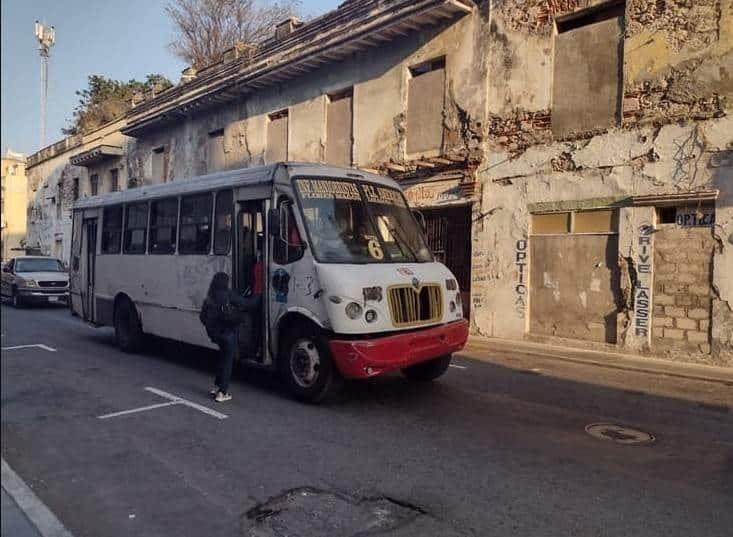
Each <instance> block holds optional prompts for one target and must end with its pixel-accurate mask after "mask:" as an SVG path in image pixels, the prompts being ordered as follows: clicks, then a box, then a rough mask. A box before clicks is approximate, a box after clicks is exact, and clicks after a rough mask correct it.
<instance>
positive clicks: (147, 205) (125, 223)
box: [122, 201, 150, 255]
mask: <svg viewBox="0 0 733 537" xmlns="http://www.w3.org/2000/svg"><path fill="white" fill-rule="evenodd" d="M137 206H145V227H144V228H142V227H139V226H138V227H135V228H133V229H135V230H137V229H143V230H144V232H145V235H144V236H143V242H142V244H143V251H142V252H131V251H130V249H129V246H128V243H127V231H128V230H129V229H130V228H129V220H130V219H129V212H128V210H129V209H130V208H131V207H137ZM124 207H125V212H124V215H123V223H122V229H123V231H122V253H123V254H124V255H146V254H147V253H148V225H149V223H150V203H149V202H148V201H142V202H136V203H127V204H125V205H124Z"/></svg>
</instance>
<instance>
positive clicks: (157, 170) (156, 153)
mask: <svg viewBox="0 0 733 537" xmlns="http://www.w3.org/2000/svg"><path fill="white" fill-rule="evenodd" d="M167 180H168V148H167V147H165V146H160V147H156V148H155V149H153V181H154V182H156V183H165V182H166V181H167Z"/></svg>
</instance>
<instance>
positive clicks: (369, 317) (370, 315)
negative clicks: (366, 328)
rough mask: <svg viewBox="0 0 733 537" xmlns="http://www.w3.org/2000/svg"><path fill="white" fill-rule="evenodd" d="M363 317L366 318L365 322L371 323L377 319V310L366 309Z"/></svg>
mask: <svg viewBox="0 0 733 537" xmlns="http://www.w3.org/2000/svg"><path fill="white" fill-rule="evenodd" d="M364 318H365V319H366V322H368V323H373V322H374V321H376V320H377V312H376V311H375V310H367V312H366V313H365V314H364Z"/></svg>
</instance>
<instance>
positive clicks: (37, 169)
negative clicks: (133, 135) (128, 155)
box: [26, 121, 130, 261]
mask: <svg viewBox="0 0 733 537" xmlns="http://www.w3.org/2000/svg"><path fill="white" fill-rule="evenodd" d="M122 125H123V122H122V121H117V122H112V123H109V124H107V125H105V126H103V127H101V128H100V129H98V130H96V131H93V132H91V133H89V134H86V135H84V136H83V138H82V139H81V144H79V145H77V146H76V147H71V148H70V149H62V150H59V151H56V152H55V153H49V154H48V155H46V156H45V157H44V159H43V160H41V161H40V162H36V163H31V165H30V166H29V167H28V168H27V174H28V230H27V235H26V244H27V246H28V247H31V248H38V249H40V250H41V252H42V253H43V254H46V255H57V256H59V257H61V259H63V260H64V261H68V260H69V254H70V246H71V240H70V238H71V206H72V205H73V203H74V199H73V180H74V178H76V177H78V178H79V197H80V198H83V197H85V196H88V195H90V192H91V191H90V186H89V177H90V176H91V175H93V174H95V173H96V174H97V175H98V176H99V180H100V183H99V189H100V190H99V191H100V192H104V191H105V190H104V188H106V187H108V185H109V183H108V177H107V175H108V174H109V170H110V169H112V168H117V169H119V175H118V181H119V188H120V189H121V190H122V189H125V188H126V187H127V177H128V168H127V165H126V162H125V158H124V157H120V158H111V159H109V160H106V161H104V162H101V163H99V164H97V165H94V166H90V167H89V168H85V167H82V166H73V165H72V164H71V163H70V162H69V159H70V158H71V157H73V156H75V155H78V154H79V153H83V152H85V151H88V150H90V149H92V148H94V147H96V146H98V145H100V144H105V145H113V146H120V147H122V148H123V150H125V149H126V148H127V144H128V143H129V141H130V139H129V138H127V137H126V136H123V135H122V134H121V133H120V128H121V126H122ZM59 204H60V206H61V210H60V212H59V210H58V205H59Z"/></svg>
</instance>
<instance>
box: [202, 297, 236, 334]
mask: <svg viewBox="0 0 733 537" xmlns="http://www.w3.org/2000/svg"><path fill="white" fill-rule="evenodd" d="M244 317H245V315H244V312H242V311H240V310H239V308H237V307H236V306H234V305H233V304H229V303H225V304H217V303H216V302H213V301H211V300H209V299H208V298H207V299H206V300H204V304H203V305H202V306H201V313H200V314H199V320H200V321H201V324H203V325H204V328H206V335H208V336H209V339H210V340H211V341H213V342H214V343H216V340H217V338H218V337H219V336H220V335H221V334H222V332H224V330H225V329H226V328H228V327H235V326H238V325H239V324H241V323H242V321H243V320H244Z"/></svg>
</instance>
